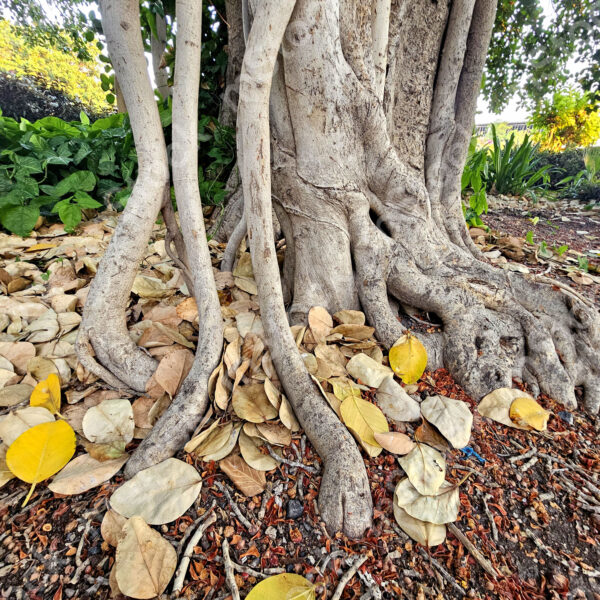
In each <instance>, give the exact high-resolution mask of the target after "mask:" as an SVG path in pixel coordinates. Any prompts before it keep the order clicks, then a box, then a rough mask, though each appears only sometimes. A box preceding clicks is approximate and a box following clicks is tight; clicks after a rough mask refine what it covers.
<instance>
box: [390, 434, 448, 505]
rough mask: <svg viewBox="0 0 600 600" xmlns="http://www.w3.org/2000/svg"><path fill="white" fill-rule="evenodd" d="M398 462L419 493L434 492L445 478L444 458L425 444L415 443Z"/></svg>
mask: <svg viewBox="0 0 600 600" xmlns="http://www.w3.org/2000/svg"><path fill="white" fill-rule="evenodd" d="M398 462H399V463H400V466H401V467H402V468H403V469H404V471H405V473H406V475H407V476H408V479H409V480H410V482H411V483H412V484H413V485H414V486H415V488H416V489H417V491H418V492H419V493H420V494H423V495H430V494H435V493H436V492H437V491H438V490H439V489H440V486H441V485H442V483H443V482H444V479H445V478H446V459H445V458H444V457H443V456H442V455H441V454H440V453H439V452H438V451H437V450H435V449H434V448H431V447H430V446H427V445H426V444H417V446H416V448H414V450H411V451H410V452H409V453H408V454H407V455H406V456H403V457H402V458H399V459H398Z"/></svg>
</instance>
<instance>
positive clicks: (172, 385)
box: [154, 349, 194, 398]
mask: <svg viewBox="0 0 600 600" xmlns="http://www.w3.org/2000/svg"><path fill="white" fill-rule="evenodd" d="M193 362H194V355H193V354H192V353H191V352H190V351H189V350H187V349H181V350H173V351H171V352H169V353H168V354H167V355H166V356H165V357H164V358H163V359H162V360H161V361H160V363H159V364H158V367H157V368H156V371H155V372H154V380H155V381H156V382H157V383H158V384H159V385H160V386H161V387H162V388H163V390H164V391H165V392H166V393H167V394H169V396H171V398H172V397H173V396H175V394H176V393H177V390H178V389H179V386H180V385H181V383H182V382H183V380H184V379H185V378H186V377H187V374H188V373H189V372H190V369H191V368H192V363H193Z"/></svg>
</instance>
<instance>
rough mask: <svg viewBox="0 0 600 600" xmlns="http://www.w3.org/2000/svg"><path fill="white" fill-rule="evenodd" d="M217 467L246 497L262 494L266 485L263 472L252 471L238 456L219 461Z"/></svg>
mask: <svg viewBox="0 0 600 600" xmlns="http://www.w3.org/2000/svg"><path fill="white" fill-rule="evenodd" d="M219 467H221V470H222V471H223V472H224V473H226V474H227V475H228V476H229V479H231V481H232V482H233V484H234V485H235V486H236V487H237V488H238V489H239V490H240V492H242V494H245V495H246V496H249V497H250V496H256V495H257V494H262V493H263V491H264V489H265V487H266V485H267V480H266V478H265V473H264V471H257V470H256V469H253V468H252V467H250V466H249V465H248V464H247V463H246V461H245V460H244V459H243V458H242V457H241V456H239V455H232V456H228V457H227V458H225V459H223V460H221V461H220V462H219Z"/></svg>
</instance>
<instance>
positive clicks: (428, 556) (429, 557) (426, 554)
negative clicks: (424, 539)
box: [420, 548, 466, 596]
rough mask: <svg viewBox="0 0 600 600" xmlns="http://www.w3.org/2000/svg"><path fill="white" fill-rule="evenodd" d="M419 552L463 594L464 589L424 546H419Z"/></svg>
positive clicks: (464, 593)
mask: <svg viewBox="0 0 600 600" xmlns="http://www.w3.org/2000/svg"><path fill="white" fill-rule="evenodd" d="M420 551H421V554H422V555H423V556H424V557H425V558H427V559H428V560H429V562H430V563H431V564H432V565H433V566H434V567H435V568H436V569H437V570H438V571H439V573H440V575H441V576H442V577H443V578H444V579H445V580H446V581H447V582H448V583H449V584H450V585H451V586H452V587H453V588H454V589H455V590H456V591H457V592H458V593H459V594H460V595H461V596H465V595H466V592H465V590H464V589H463V588H462V587H461V586H460V585H459V584H458V583H457V582H456V579H454V577H452V575H450V573H448V571H446V569H444V567H443V566H442V565H441V564H440V563H439V562H438V561H437V560H435V558H433V556H431V554H428V553H427V552H426V551H425V549H424V548H420Z"/></svg>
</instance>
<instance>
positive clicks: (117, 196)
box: [0, 102, 235, 236]
mask: <svg viewBox="0 0 600 600" xmlns="http://www.w3.org/2000/svg"><path fill="white" fill-rule="evenodd" d="M159 107H160V114H161V121H162V123H163V127H164V128H165V137H166V139H167V143H169V142H170V126H171V107H170V103H169V102H166V103H165V104H164V105H163V104H161V105H159ZM198 141H199V148H200V150H199V159H200V173H199V174H200V192H201V196H202V200H203V202H204V203H205V204H212V205H214V204H222V203H223V201H224V197H225V189H224V188H225V181H226V179H227V176H228V175H229V172H230V170H231V167H232V165H233V162H234V151H235V141H234V137H233V130H232V129H230V128H227V127H223V126H221V125H219V123H218V122H217V121H216V120H215V119H214V118H213V117H209V116H207V117H203V118H202V119H201V120H200V122H199V127H198ZM0 147H1V148H2V150H1V151H0V224H1V225H2V226H3V227H4V228H6V229H8V230H9V231H11V232H13V233H16V234H18V235H23V236H25V235H28V234H29V232H30V231H31V229H32V228H33V227H34V226H35V224H36V221H37V220H38V218H39V216H40V215H44V216H47V217H51V216H52V215H57V216H58V217H59V218H60V220H61V221H62V222H63V223H64V224H65V226H66V229H67V230H68V231H71V230H72V229H74V228H75V227H76V226H77V225H78V224H79V222H80V221H81V219H82V211H83V210H86V209H95V208H100V207H101V206H102V205H103V204H106V203H107V202H108V201H109V200H110V201H112V203H113V204H115V205H116V206H117V207H119V206H124V205H125V203H126V201H127V198H128V197H129V194H130V193H131V187H132V185H133V182H134V181H135V177H136V174H137V154H136V151H135V148H134V144H133V135H132V133H131V128H130V126H129V119H128V117H127V116H126V115H125V114H122V113H121V114H114V115H111V116H110V117H107V118H104V119H98V120H97V121H95V122H94V123H90V120H89V119H88V117H87V116H86V115H85V113H82V114H81V120H80V121H73V122H66V121H63V120H61V119H58V118H56V117H45V118H43V119H40V120H38V121H35V122H34V123H30V122H29V121H27V120H26V119H21V121H20V122H17V121H15V120H14V119H11V118H8V117H2V116H0Z"/></svg>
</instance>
